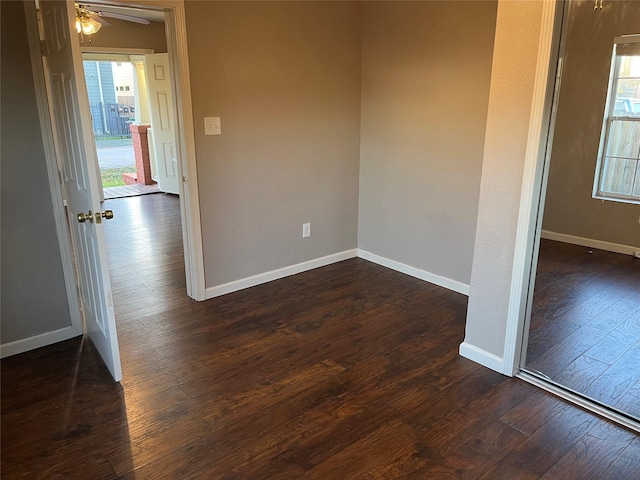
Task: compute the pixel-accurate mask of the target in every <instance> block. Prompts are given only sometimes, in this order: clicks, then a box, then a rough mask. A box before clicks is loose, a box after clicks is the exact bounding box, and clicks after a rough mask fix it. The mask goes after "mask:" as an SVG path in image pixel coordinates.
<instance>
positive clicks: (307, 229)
mask: <svg viewBox="0 0 640 480" xmlns="http://www.w3.org/2000/svg"><path fill="white" fill-rule="evenodd" d="M310 236H311V224H310V223H303V224H302V238H307V237H310Z"/></svg>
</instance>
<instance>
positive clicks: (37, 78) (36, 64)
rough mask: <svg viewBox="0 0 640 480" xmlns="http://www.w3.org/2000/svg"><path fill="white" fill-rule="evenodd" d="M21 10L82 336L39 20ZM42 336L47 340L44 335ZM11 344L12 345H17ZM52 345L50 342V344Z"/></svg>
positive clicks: (65, 270) (32, 11)
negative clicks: (50, 113) (41, 51)
mask: <svg viewBox="0 0 640 480" xmlns="http://www.w3.org/2000/svg"><path fill="white" fill-rule="evenodd" d="M24 10H25V17H26V18H25V20H26V27H27V38H28V39H29V55H30V57H31V68H32V70H33V81H34V84H35V91H36V103H37V106H38V116H39V118H40V134H41V135H42V144H43V146H44V155H45V159H46V163H47V173H48V177H49V191H50V193H51V202H52V204H53V205H52V208H53V217H54V220H55V225H56V232H57V237H58V238H57V240H58V246H59V248H60V257H61V259H62V274H63V277H64V283H65V289H66V293H67V303H68V305H69V315H70V317H71V318H70V321H71V327H69V328H71V330H72V332H73V335H72V336H77V335H81V334H82V331H83V328H82V314H81V312H80V301H79V296H78V290H77V286H76V275H75V271H74V261H73V255H72V253H71V239H70V237H69V229H68V224H67V213H66V210H65V207H64V201H63V199H62V189H61V185H60V177H59V175H58V163H57V156H56V149H55V144H54V141H53V131H52V129H51V116H50V115H49V101H48V99H47V93H46V92H47V87H46V81H45V76H44V69H43V66H42V57H41V53H40V34H39V33H38V20H37V18H36V6H35V2H34V1H33V0H27V1H25V3H24ZM63 330H64V329H63ZM56 331H60V330H56ZM51 333H54V332H51ZM43 335H44V336H45V337H46V335H47V334H43ZM45 337H43V338H45ZM54 341H57V340H54ZM13 343H14V344H15V343H18V342H13ZM51 343H53V341H52V342H51ZM11 345H13V344H11ZM38 346H44V345H38ZM34 348H37V347H34ZM23 351H24V350H23ZM18 353H19V352H18Z"/></svg>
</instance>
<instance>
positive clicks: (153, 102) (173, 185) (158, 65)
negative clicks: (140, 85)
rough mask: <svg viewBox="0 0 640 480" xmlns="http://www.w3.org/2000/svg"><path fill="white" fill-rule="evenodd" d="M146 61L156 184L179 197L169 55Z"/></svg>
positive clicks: (153, 55)
mask: <svg viewBox="0 0 640 480" xmlns="http://www.w3.org/2000/svg"><path fill="white" fill-rule="evenodd" d="M144 57H145V58H144V69H145V72H146V74H147V91H148V94H149V111H150V114H151V142H152V144H153V156H154V161H155V167H156V168H155V174H156V178H155V181H156V182H158V188H160V190H161V191H163V192H166V193H174V194H176V195H177V194H179V193H180V174H179V172H178V157H177V148H176V129H175V124H174V123H175V122H174V116H173V112H174V108H173V97H172V94H171V70H170V69H169V54H167V53H153V54H148V55H145V56H144Z"/></svg>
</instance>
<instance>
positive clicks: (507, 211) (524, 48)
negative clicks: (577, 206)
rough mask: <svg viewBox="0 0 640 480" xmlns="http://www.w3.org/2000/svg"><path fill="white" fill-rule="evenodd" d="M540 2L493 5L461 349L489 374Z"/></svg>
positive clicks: (512, 239) (503, 313)
mask: <svg viewBox="0 0 640 480" xmlns="http://www.w3.org/2000/svg"><path fill="white" fill-rule="evenodd" d="M542 3H543V2H542V1H526V2H525V1H512V0H499V2H498V16H497V21H496V36H495V47H494V51H493V66H492V71H491V76H492V78H491V91H490V95H489V110H488V115H487V133H486V137H485V145H484V156H483V165H482V184H481V187H480V203H479V207H478V224H477V232H476V242H475V247H474V254H473V269H472V272H471V286H470V293H469V306H468V311H467V325H466V332H465V341H464V344H463V345H464V347H465V348H464V352H463V350H462V349H461V352H463V353H464V354H465V355H467V356H470V357H472V358H474V359H476V360H481V361H483V363H484V364H485V365H491V366H492V368H496V369H499V368H498V367H499V365H500V364H501V363H502V362H503V358H504V356H503V355H504V349H505V338H506V331H507V318H508V311H509V301H510V293H511V281H512V272H513V265H514V263H513V262H514V252H515V250H516V233H517V227H518V218H519V207H520V200H521V193H522V180H523V175H524V168H525V162H524V160H525V152H526V149H527V140H528V134H529V120H530V116H531V111H532V100H533V87H534V79H535V73H536V64H537V58H538V47H539V38H540V29H541V21H542V14H543V8H542ZM475 354H477V355H475ZM474 355H475V356H474Z"/></svg>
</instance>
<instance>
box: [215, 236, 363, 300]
mask: <svg viewBox="0 0 640 480" xmlns="http://www.w3.org/2000/svg"><path fill="white" fill-rule="evenodd" d="M357 256H358V251H357V249H355V248H354V249H352V250H345V251H344V252H339V253H334V254H332V255H327V256H326V257H320V258H316V259H313V260H309V261H306V262H302V263H297V264H295V265H290V266H288V267H283V268H278V269H277V270H271V271H270V272H265V273H260V274H258V275H253V276H251V277H247V278H242V279H240V280H235V281H233V282H229V283H224V284H222V285H216V286H215V287H209V288H207V290H206V298H207V299H210V298H214V297H219V296H221V295H226V294H227V293H232V292H237V291H238V290H244V289H245V288H249V287H255V286H256V285H261V284H263V283H267V282H271V281H273V280H278V279H280V278H284V277H288V276H291V275H296V274H297V273H302V272H306V271H307V270H313V269H314V268H319V267H324V266H326V265H331V264H332V263H337V262H341V261H343V260H348V259H350V258H355V257H357Z"/></svg>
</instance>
